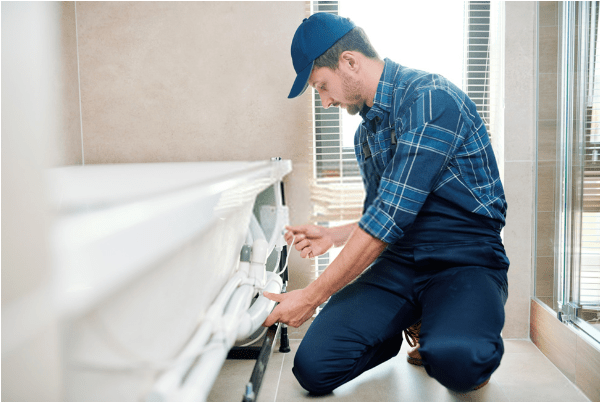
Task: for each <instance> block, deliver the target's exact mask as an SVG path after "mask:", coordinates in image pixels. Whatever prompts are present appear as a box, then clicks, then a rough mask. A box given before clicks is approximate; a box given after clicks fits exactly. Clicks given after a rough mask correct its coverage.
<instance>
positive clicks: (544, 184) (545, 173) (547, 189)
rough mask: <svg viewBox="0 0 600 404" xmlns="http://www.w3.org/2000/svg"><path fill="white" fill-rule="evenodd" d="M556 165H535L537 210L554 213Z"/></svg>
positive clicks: (543, 163)
mask: <svg viewBox="0 0 600 404" xmlns="http://www.w3.org/2000/svg"><path fill="white" fill-rule="evenodd" d="M555 177H556V164H555V163H554V162H553V161H550V162H545V161H540V162H538V165H537V210H538V212H553V211H554V194H555V192H554V191H555Z"/></svg>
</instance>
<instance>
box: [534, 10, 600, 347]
mask: <svg viewBox="0 0 600 404" xmlns="http://www.w3.org/2000/svg"><path fill="white" fill-rule="evenodd" d="M599 3H600V2H540V6H539V7H540V9H539V13H538V15H539V18H540V20H539V27H538V28H539V29H538V33H539V42H538V44H539V46H538V54H539V65H538V78H539V85H538V88H539V93H538V106H539V107H538V140H537V147H538V153H537V156H538V161H537V193H536V195H537V210H536V211H537V221H536V223H537V229H536V230H537V231H536V244H537V245H536V251H537V254H536V280H535V285H536V286H535V296H536V297H537V299H538V300H539V301H541V302H543V303H544V304H546V305H547V306H549V307H550V308H552V309H553V310H555V311H556V313H557V316H558V317H559V319H560V320H561V321H563V322H568V323H570V324H573V325H575V326H577V327H578V328H580V329H581V330H582V331H584V332H586V333H587V334H588V335H590V336H591V337H592V338H594V339H596V340H599V341H600V65H599V62H600V60H599V59H600V58H599V56H600V49H599V46H598V45H599V43H598V39H599V38H598V15H599V10H600V4H599Z"/></svg>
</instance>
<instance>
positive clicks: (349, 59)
mask: <svg viewBox="0 0 600 404" xmlns="http://www.w3.org/2000/svg"><path fill="white" fill-rule="evenodd" d="M359 65H360V63H359V57H358V55H357V54H356V52H353V51H344V52H342V54H341V55H340V67H342V66H343V67H344V68H347V69H350V70H351V71H357V70H358V68H359Z"/></svg>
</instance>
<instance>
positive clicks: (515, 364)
mask: <svg viewBox="0 0 600 404" xmlns="http://www.w3.org/2000/svg"><path fill="white" fill-rule="evenodd" d="M493 378H494V379H495V380H496V382H498V384H499V385H500V386H501V387H502V390H503V392H504V393H505V394H506V396H507V397H508V399H509V400H510V401H529V402H540V401H541V402H547V401H554V402H559V401H569V402H572V401H578V402H579V401H589V400H588V399H587V398H586V397H585V395H583V394H582V393H581V391H580V390H579V389H578V388H577V387H576V386H575V385H574V384H573V383H571V381H569V379H567V377H566V376H565V375H563V374H562V373H561V372H560V371H559V370H558V368H556V366H554V365H553V364H552V362H550V360H549V359H548V358H546V357H545V356H544V354H542V353H541V352H540V351H538V352H533V353H507V354H504V357H503V358H502V363H501V365H500V367H499V368H498V370H497V371H496V372H495V373H494V376H493Z"/></svg>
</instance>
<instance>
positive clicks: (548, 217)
mask: <svg viewBox="0 0 600 404" xmlns="http://www.w3.org/2000/svg"><path fill="white" fill-rule="evenodd" d="M554 227H555V219H554V212H538V214H537V224H536V231H537V243H536V245H537V255H538V256H539V257H551V256H554V245H555V240H554Z"/></svg>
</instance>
